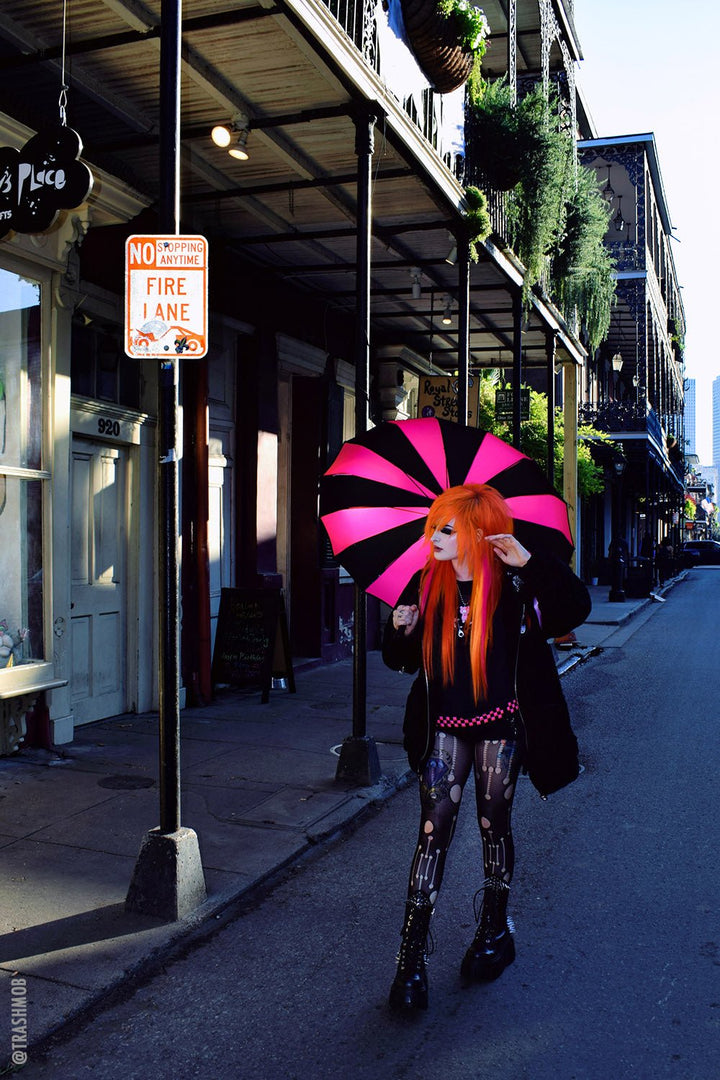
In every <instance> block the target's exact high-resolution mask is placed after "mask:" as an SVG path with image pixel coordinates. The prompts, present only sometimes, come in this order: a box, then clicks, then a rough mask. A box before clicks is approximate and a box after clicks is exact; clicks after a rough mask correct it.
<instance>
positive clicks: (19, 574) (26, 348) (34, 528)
mask: <svg viewBox="0 0 720 1080" xmlns="http://www.w3.org/2000/svg"><path fill="white" fill-rule="evenodd" d="M41 300H42V297H41V285H40V283H39V282H37V281H32V280H30V279H28V278H25V277H21V276H20V275H18V274H14V273H11V272H9V271H7V270H0V674H1V673H3V672H6V671H7V670H8V669H10V668H13V667H17V666H19V665H22V664H26V663H28V662H29V661H31V660H39V659H42V658H43V655H44V626H43V547H42V542H43V522H42V512H43V501H44V497H45V490H44V488H45V485H46V484H47V483H48V481H49V473H46V472H44V471H43V460H42V458H43V453H42V447H43V431H42V416H43V407H42V393H43V380H42V348H41V323H42V316H41Z"/></svg>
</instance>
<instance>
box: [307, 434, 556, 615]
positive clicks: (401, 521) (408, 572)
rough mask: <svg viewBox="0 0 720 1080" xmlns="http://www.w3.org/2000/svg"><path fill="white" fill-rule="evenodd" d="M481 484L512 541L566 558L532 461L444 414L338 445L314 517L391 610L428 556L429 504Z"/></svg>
mask: <svg viewBox="0 0 720 1080" xmlns="http://www.w3.org/2000/svg"><path fill="white" fill-rule="evenodd" d="M466 483H467V484H491V485H492V486H493V487H494V488H496V489H497V491H499V492H500V494H501V495H502V496H503V498H504V499H505V500H506V502H507V505H508V509H509V511H510V513H511V515H512V517H513V518H514V520H515V534H516V535H517V537H518V540H520V542H521V543H522V544H523V545H524V546H525V547H526V548H527V549H528V551H531V552H532V551H533V550H535V549H537V548H542V549H543V550H545V551H552V552H554V553H555V554H556V555H559V556H560V558H562V559H563V560H565V561H568V560H569V558H570V556H571V554H572V550H573V542H572V535H571V532H570V523H569V521H568V512H567V506H566V504H565V502H564V501H563V500H562V499H561V498H560V496H559V495H558V493H557V492H556V491H555V488H554V487H553V486H552V484H551V483H550V482H549V481H548V479H547V478H546V476H545V474H544V472H543V471H542V469H540V467H539V466H538V465H536V463H535V462H534V461H532V460H531V459H530V458H528V457H526V455H525V454H521V453H520V451H519V450H516V449H515V448H514V447H512V446H509V445H508V443H506V442H503V441H502V439H498V438H497V437H496V436H495V435H491V434H490V433H489V432H486V431H479V430H478V429H477V428H469V427H463V426H461V425H459V424H455V423H452V422H451V421H447V420H437V419H434V418H431V419H422V420H400V421H397V420H391V421H388V422H387V423H382V424H379V425H378V426H377V427H375V428H372V429H371V430H370V431H367V432H365V433H364V434H362V435H359V436H358V437H357V438H355V439H350V440H349V441H348V442H346V443H344V444H343V446H342V448H341V449H340V452H339V454H338V456H337V457H336V458H335V461H334V462H333V464H332V465H331V466H330V468H329V469H328V471H327V472H326V473H325V475H324V477H323V478H322V482H321V487H320V518H321V521H322V523H323V525H324V526H325V529H326V530H327V533H328V536H329V538H330V543H331V545H332V549H333V553H334V555H335V556H336V557H337V558H339V559H340V560H341V562H342V564H343V566H344V567H346V569H347V570H348V571H349V572H350V574H352V576H353V578H354V579H355V581H356V582H357V583H358V585H360V587H361V588H363V589H365V590H366V591H367V592H369V593H371V594H372V595H373V596H377V597H379V598H380V599H381V600H384V601H385V602H386V603H387V604H390V605H391V606H394V605H395V604H396V603H397V601H398V598H399V597H400V596H401V594H402V592H403V590H404V589H405V588H406V586H407V585H408V583H409V582H410V580H411V579H412V577H413V576H414V575H415V574H416V573H417V572H418V571H419V570H421V569H422V567H423V566H424V565H425V561H426V559H427V556H428V546H427V544H426V542H425V540H424V538H423V531H424V528H425V519H426V517H427V514H428V510H429V509H430V505H431V503H432V502H433V501H434V500H435V498H437V496H438V495H440V494H441V492H443V491H445V490H446V488H449V487H454V486H455V485H457V484H466Z"/></svg>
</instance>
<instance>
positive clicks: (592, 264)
mask: <svg viewBox="0 0 720 1080" xmlns="http://www.w3.org/2000/svg"><path fill="white" fill-rule="evenodd" d="M609 217H610V210H609V207H608V205H607V203H606V202H605V200H604V199H603V198H602V195H601V194H600V190H599V187H598V183H597V178H596V174H595V172H594V170H592V169H586V168H585V167H584V166H579V167H578V170H577V181H576V184H575V187H574V190H573V191H572V193H571V195H570V198H569V199H568V201H567V204H566V214H565V219H566V223H565V231H564V234H563V236H562V237H561V238H560V239H559V240H558V244H557V247H556V250H555V254H554V257H553V260H552V270H551V291H552V294H553V297H554V299H555V300H556V302H557V304H558V307H559V308H560V310H561V311H562V313H563V316H564V317H565V319H566V321H567V322H568V323H570V324H571V325H572V323H573V322H574V317H575V312H577V313H578V316H579V318H580V323H581V326H582V328H583V329H584V331H585V334H586V337H587V341H588V344H589V346H590V348H591V350H592V351H593V352H594V351H595V349H596V348H597V347H598V346H599V345H600V343H601V342H602V341H603V340H604V339H605V337H606V335H607V332H608V329H609V327H610V315H611V311H612V306H613V303H614V302H615V278H614V276H613V266H614V264H613V260H612V258H611V256H610V253H609V252H608V250H607V248H606V247H605V243H604V240H605V233H606V231H607V226H608V220H609Z"/></svg>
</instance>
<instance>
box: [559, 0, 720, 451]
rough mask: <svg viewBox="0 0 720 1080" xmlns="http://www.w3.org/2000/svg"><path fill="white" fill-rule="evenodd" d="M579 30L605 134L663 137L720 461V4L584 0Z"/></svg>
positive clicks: (678, 261)
mask: <svg viewBox="0 0 720 1080" xmlns="http://www.w3.org/2000/svg"><path fill="white" fill-rule="evenodd" d="M575 26H576V28H577V31H578V36H579V38H580V43H581V46H582V52H583V56H584V57H585V59H584V60H582V61H581V62H580V64H579V65H578V81H579V83H580V85H581V86H582V88H583V91H584V94H585V98H586V100H587V102H588V105H589V108H590V112H591V115H592V117H593V120H594V122H595V126H596V128H597V134H598V136H600V137H603V136H610V135H635V134H638V133H640V132H649V131H651V132H653V133H654V135H655V140H656V144H657V150H658V157H659V160H660V169H661V172H662V177H663V183H664V187H665V194H666V197H667V204H668V210H669V213H670V220H671V221H672V224H673V227H674V236H675V237H676V238H677V242H676V243H674V244H673V255H674V258H675V265H676V268H677V273H678V281H679V283H680V285H681V286H682V298H683V305H684V307H685V317H686V319H687V335H686V351H685V364H686V375H687V376H688V377H689V378H694V379H696V381H697V401H698V408H697V441H698V453H699V454H700V459H701V461H702V463H703V464H710V463H711V457H712V446H711V438H712V416H711V387H712V380H713V379H714V378H715V377H716V376H718V375H720V341H719V339H718V334H717V330H716V329H715V328H716V326H717V323H718V314H719V309H720V297H719V296H718V290H717V288H716V286H715V282H714V276H715V273H717V271H716V270H715V265H716V264H717V261H718V259H719V258H720V224H719V222H718V218H719V216H720V213H719V207H718V191H719V188H718V181H719V179H720V147H719V145H718V142H719V138H718V129H719V126H720V125H719V124H718V107H719V106H720V92H719V91H718V74H719V72H718V68H720V58H718V56H717V54H716V52H715V51H714V50H715V47H716V46H717V42H718V37H719V35H720V3H719V2H718V0H690V2H688V3H678V2H677V0H676V2H675V3H672V4H671V3H669V2H667V0H622V2H621V0H575ZM714 270H715V273H713V271H714Z"/></svg>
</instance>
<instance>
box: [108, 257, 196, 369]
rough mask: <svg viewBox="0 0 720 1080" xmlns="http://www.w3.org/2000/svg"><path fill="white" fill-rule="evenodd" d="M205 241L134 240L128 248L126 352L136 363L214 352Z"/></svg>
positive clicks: (194, 356)
mask: <svg viewBox="0 0 720 1080" xmlns="http://www.w3.org/2000/svg"><path fill="white" fill-rule="evenodd" d="M207 254H208V243H207V240H206V239H205V237H204V236H159V235H154V236H129V237H128V238H127V240H126V242H125V352H126V354H127V355H128V356H130V357H133V358H135V359H140V360H145V359H166V358H167V357H168V356H183V357H184V358H186V359H191V360H199V359H200V357H202V356H205V354H206V353H207V351H208V334H207V321H208V320H207Z"/></svg>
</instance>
